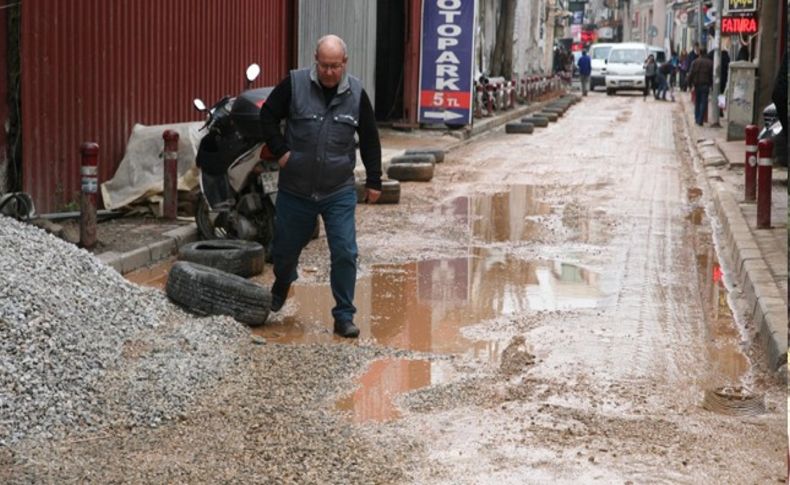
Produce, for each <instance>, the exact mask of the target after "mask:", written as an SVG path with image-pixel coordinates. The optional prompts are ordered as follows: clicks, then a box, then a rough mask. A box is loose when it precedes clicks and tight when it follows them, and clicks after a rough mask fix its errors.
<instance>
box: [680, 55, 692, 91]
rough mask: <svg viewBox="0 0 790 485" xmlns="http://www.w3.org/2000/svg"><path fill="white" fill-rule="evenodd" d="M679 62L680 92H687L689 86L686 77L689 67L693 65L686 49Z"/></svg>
mask: <svg viewBox="0 0 790 485" xmlns="http://www.w3.org/2000/svg"><path fill="white" fill-rule="evenodd" d="M679 61H680V65H679V66H678V69H679V70H680V90H681V91H684V92H685V91H686V88H687V86H688V83H687V82H686V75H687V74H688V72H689V66H690V65H691V64H690V63H689V56H688V53H687V52H686V49H683V50H682V51H680V59H679Z"/></svg>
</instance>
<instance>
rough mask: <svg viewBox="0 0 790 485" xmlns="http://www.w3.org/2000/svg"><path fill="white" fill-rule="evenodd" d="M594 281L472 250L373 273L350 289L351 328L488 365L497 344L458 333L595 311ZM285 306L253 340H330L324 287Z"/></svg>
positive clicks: (557, 266) (296, 295)
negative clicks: (513, 319)
mask: <svg viewBox="0 0 790 485" xmlns="http://www.w3.org/2000/svg"><path fill="white" fill-rule="evenodd" d="M598 280H599V276H598V274H597V273H594V272H592V271H588V270H586V269H584V268H581V267H578V266H575V265H572V264H568V263H563V262H560V261H557V262H547V261H524V260H520V259H517V258H514V257H512V256H508V255H506V254H505V253H503V252H499V251H496V250H486V249H480V248H476V249H474V251H473V254H472V255H470V256H467V257H463V258H451V259H441V260H429V261H420V262H414V263H408V264H402V265H379V266H374V267H373V271H372V272H371V274H369V275H368V276H366V277H364V278H360V280H359V281H358V282H357V295H356V298H355V302H356V304H357V310H358V312H357V315H356V317H355V321H356V322H357V324H358V325H359V327H360V329H361V337H362V338H370V339H374V340H375V341H377V342H378V343H379V344H381V345H384V346H387V347H393V348H399V349H409V350H415V351H424V352H437V353H446V354H466V355H471V356H474V357H476V358H480V359H484V360H488V361H492V362H496V361H497V359H498V355H499V353H500V352H501V350H502V344H503V342H496V341H471V340H468V339H466V338H464V337H463V336H462V328H463V327H464V326H467V325H472V324H477V323H480V322H483V321H486V320H491V319H495V318H498V317H502V316H505V317H506V316H512V315H519V314H524V313H526V312H529V311H538V310H563V309H573V308H593V307H596V306H598V305H599V304H601V302H602V300H603V299H604V298H605V296H606V295H605V294H604V292H603V291H602V290H601V289H600V285H599V281H598ZM287 305H290V306H292V307H289V306H286V310H289V308H290V310H289V312H288V313H289V315H288V316H286V317H283V318H281V319H275V321H274V322H272V323H270V324H267V325H265V326H264V327H263V328H261V329H256V330H255V333H259V334H261V335H263V336H264V337H266V338H267V339H270V340H273V341H275V342H280V343H310V342H330V341H332V340H333V339H335V337H333V336H332V333H331V329H332V320H331V309H332V307H333V306H334V299H333V298H332V294H331V291H330V289H329V288H328V286H323V285H322V286H300V285H298V284H297V285H295V286H294V288H293V289H292V294H291V297H290V298H289V300H288V304H287ZM505 344H506V342H505Z"/></svg>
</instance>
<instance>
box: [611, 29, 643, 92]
mask: <svg viewBox="0 0 790 485" xmlns="http://www.w3.org/2000/svg"><path fill="white" fill-rule="evenodd" d="M649 53H650V49H649V48H648V46H647V44H644V43H641V42H624V43H622V44H616V45H614V46H613V47H612V48H611V50H609V57H607V58H606V94H608V95H612V94H614V93H616V92H617V91H623V90H632V91H645V89H646V86H645V69H644V67H643V66H644V63H645V59H647V56H648V54H649Z"/></svg>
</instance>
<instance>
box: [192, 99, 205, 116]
mask: <svg viewBox="0 0 790 485" xmlns="http://www.w3.org/2000/svg"><path fill="white" fill-rule="evenodd" d="M192 105H193V106H194V107H195V109H196V110H198V111H200V112H201V113H202V112H203V111H206V103H204V102H203V100H202V99H200V98H195V99H193V100H192Z"/></svg>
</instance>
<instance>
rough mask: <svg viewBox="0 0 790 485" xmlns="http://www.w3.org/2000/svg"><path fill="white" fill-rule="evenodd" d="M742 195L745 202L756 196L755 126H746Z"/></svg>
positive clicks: (752, 199)
mask: <svg viewBox="0 0 790 485" xmlns="http://www.w3.org/2000/svg"><path fill="white" fill-rule="evenodd" d="M743 176H744V185H745V190H744V197H743V199H744V200H745V201H746V202H754V200H755V199H756V198H757V126H756V125H748V126H747V127H746V160H745V162H744V164H743Z"/></svg>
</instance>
